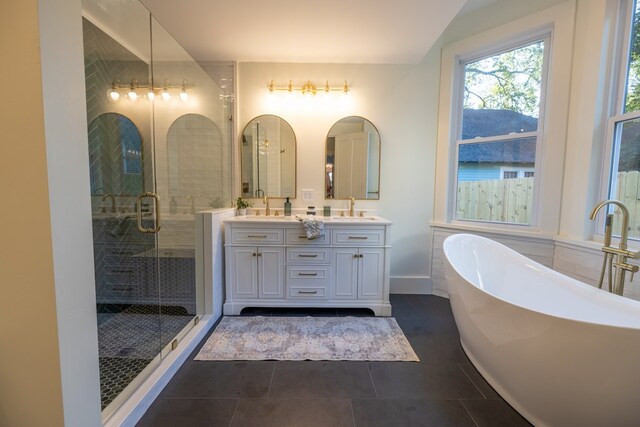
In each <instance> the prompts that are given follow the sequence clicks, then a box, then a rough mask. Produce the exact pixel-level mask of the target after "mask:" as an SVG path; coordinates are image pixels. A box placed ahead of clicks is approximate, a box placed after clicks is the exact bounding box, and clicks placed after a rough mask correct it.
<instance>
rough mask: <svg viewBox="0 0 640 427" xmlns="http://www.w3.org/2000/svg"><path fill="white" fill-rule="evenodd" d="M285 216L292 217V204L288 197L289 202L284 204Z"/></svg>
mask: <svg viewBox="0 0 640 427" xmlns="http://www.w3.org/2000/svg"><path fill="white" fill-rule="evenodd" d="M284 216H291V202H290V201H289V198H288V197H287V201H286V202H284Z"/></svg>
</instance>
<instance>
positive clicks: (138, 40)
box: [83, 0, 162, 417]
mask: <svg viewBox="0 0 640 427" xmlns="http://www.w3.org/2000/svg"><path fill="white" fill-rule="evenodd" d="M83 7H84V17H83V37H84V57H85V83H86V93H87V121H88V136H89V166H90V168H89V169H90V186H91V201H92V206H91V207H92V221H93V249H94V264H95V286H96V309H97V319H98V325H97V327H98V354H99V367H100V389H101V398H102V399H101V401H102V409H103V415H104V416H105V417H107V416H108V415H109V414H110V413H111V412H112V411H113V408H116V407H118V406H119V405H120V404H121V403H122V402H123V401H124V400H125V399H126V398H127V397H128V395H129V394H130V392H131V391H133V390H134V389H135V388H136V387H137V385H138V383H139V381H140V379H141V378H144V377H145V376H146V374H147V373H149V372H151V371H152V370H153V369H154V368H155V367H156V366H157V365H158V364H159V363H160V353H161V350H162V340H161V318H160V316H159V306H160V292H159V274H158V260H157V248H158V234H157V231H158V230H157V229H158V225H160V224H159V218H158V213H159V211H158V203H157V199H156V197H155V196H156V188H155V179H154V153H153V139H152V137H153V126H152V125H153V120H152V119H153V115H152V104H151V103H150V102H149V99H147V98H146V97H145V96H144V95H145V94H144V92H143V91H142V90H141V89H140V86H141V85H143V84H144V82H148V81H149V80H150V78H151V38H150V30H149V23H150V15H149V12H148V11H147V10H146V9H145V8H144V7H143V6H142V5H141V4H140V3H138V2H137V1H131V0H129V1H126V0H125V1H121V2H118V3H117V4H116V3H113V4H111V5H110V8H106V9H105V8H104V7H99V6H98V5H97V4H95V2H92V1H85V2H84V4H83ZM118 15H123V16H126V19H122V20H121V19H117V18H116V17H117V16H118ZM132 28H135V29H136V30H135V31H132V30H131V29H132ZM145 28H146V31H145V30H144V29H145Z"/></svg>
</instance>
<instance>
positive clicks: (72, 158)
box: [38, 0, 100, 426]
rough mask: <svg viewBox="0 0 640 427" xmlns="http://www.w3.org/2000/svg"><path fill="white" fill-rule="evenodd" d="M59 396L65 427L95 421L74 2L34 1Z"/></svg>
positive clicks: (77, 7)
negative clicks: (40, 74)
mask: <svg viewBox="0 0 640 427" xmlns="http://www.w3.org/2000/svg"><path fill="white" fill-rule="evenodd" d="M38 13H39V18H40V50H41V61H42V89H43V91H42V93H43V100H44V125H45V138H46V152H47V171H48V182H49V206H50V215H51V217H50V218H51V235H52V250H53V261H54V272H55V289H56V299H55V304H56V309H57V314H58V339H59V342H60V368H61V369H60V370H61V374H62V395H63V406H64V415H65V425H67V426H91V425H97V424H99V421H100V385H99V377H98V337H97V329H96V324H97V322H96V306H95V302H96V296H95V283H94V280H95V279H94V269H93V247H92V243H93V234H92V225H91V200H90V196H89V194H90V190H89V164H88V162H87V158H88V141H87V116H86V95H85V88H84V60H83V58H84V54H83V47H82V21H81V19H80V17H81V3H80V0H65V1H59V2H55V4H53V3H52V2H50V1H45V0H40V1H39V2H38Z"/></svg>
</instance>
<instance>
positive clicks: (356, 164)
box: [324, 116, 380, 199]
mask: <svg viewBox="0 0 640 427" xmlns="http://www.w3.org/2000/svg"><path fill="white" fill-rule="evenodd" d="M325 153H326V155H325V165H324V167H325V198H327V199H348V198H349V197H355V198H356V199H379V198H380V134H379V133H378V130H377V129H376V127H375V126H374V125H373V123H371V122H370V121H369V120H367V119H365V118H363V117H358V116H350V117H344V118H342V119H340V120H338V121H337V122H336V123H335V124H334V125H333V126H332V127H331V129H330V130H329V133H328V134H327V141H326V148H325Z"/></svg>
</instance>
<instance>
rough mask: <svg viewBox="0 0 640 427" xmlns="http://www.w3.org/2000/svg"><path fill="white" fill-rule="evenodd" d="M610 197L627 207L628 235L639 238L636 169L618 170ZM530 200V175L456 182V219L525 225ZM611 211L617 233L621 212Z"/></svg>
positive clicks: (639, 181) (639, 183) (638, 175)
mask: <svg viewBox="0 0 640 427" xmlns="http://www.w3.org/2000/svg"><path fill="white" fill-rule="evenodd" d="M614 198H615V199H617V200H620V201H621V202H622V203H624V204H625V205H626V206H627V208H628V209H629V237H640V200H638V199H639V198H640V172H638V171H631V172H619V173H618V177H617V185H616V192H615V197H614ZM532 203H533V177H530V178H513V179H494V180H484V181H461V182H459V183H458V200H457V209H458V210H457V218H458V219H471V220H476V221H498V222H510V223H515V224H529V223H530V222H531V205H532ZM613 213H614V215H615V218H614V221H613V223H614V233H615V234H618V235H619V234H620V223H621V222H622V218H621V213H620V211H619V210H618V209H615V210H614V212H613Z"/></svg>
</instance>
